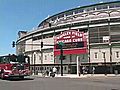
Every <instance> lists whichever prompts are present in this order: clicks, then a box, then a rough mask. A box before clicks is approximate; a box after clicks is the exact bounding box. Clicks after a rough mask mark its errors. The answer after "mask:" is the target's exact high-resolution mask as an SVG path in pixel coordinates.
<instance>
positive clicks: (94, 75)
mask: <svg viewBox="0 0 120 90" xmlns="http://www.w3.org/2000/svg"><path fill="white" fill-rule="evenodd" d="M32 76H36V77H43V76H42V74H38V75H32ZM45 77H49V76H45ZM55 77H61V78H62V77H63V78H87V77H120V74H118V75H115V74H107V75H105V74H86V75H83V74H81V75H80V76H78V75H77V74H63V76H61V74H56V75H55Z"/></svg>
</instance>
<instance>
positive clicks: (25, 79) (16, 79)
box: [6, 78, 34, 81]
mask: <svg viewBox="0 0 120 90" xmlns="http://www.w3.org/2000/svg"><path fill="white" fill-rule="evenodd" d="M6 80H8V81H27V80H34V78H24V79H20V78H11V79H6Z"/></svg>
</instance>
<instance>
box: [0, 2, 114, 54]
mask: <svg viewBox="0 0 120 90" xmlns="http://www.w3.org/2000/svg"><path fill="white" fill-rule="evenodd" d="M101 1H104V2H106V1H113V0H0V55H4V54H9V53H15V48H12V45H11V43H12V41H13V40H15V41H16V40H17V38H18V35H17V34H18V31H20V30H25V31H31V30H32V28H33V27H37V25H38V24H39V23H40V22H41V21H42V20H44V19H45V18H46V17H47V16H51V15H54V14H57V13H59V12H61V11H65V10H68V9H71V8H75V7H78V6H84V5H90V4H94V3H98V2H101Z"/></svg>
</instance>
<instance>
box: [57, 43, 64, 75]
mask: <svg viewBox="0 0 120 90" xmlns="http://www.w3.org/2000/svg"><path fill="white" fill-rule="evenodd" d="M63 45H64V43H63V42H59V43H58V46H59V48H60V60H61V76H63Z"/></svg>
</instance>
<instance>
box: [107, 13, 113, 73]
mask: <svg viewBox="0 0 120 90" xmlns="http://www.w3.org/2000/svg"><path fill="white" fill-rule="evenodd" d="M108 15H109V18H108V31H109V48H110V73H111V74H112V73H113V68H112V44H111V29H110V11H109V12H108Z"/></svg>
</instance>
